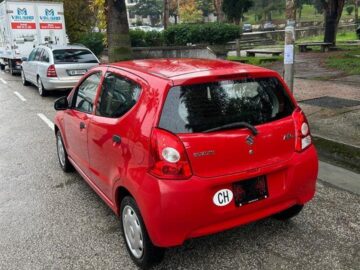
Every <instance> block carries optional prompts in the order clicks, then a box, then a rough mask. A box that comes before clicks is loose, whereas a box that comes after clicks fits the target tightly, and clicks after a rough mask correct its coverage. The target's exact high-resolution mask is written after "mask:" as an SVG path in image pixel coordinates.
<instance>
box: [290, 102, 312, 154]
mask: <svg viewBox="0 0 360 270" xmlns="http://www.w3.org/2000/svg"><path fill="white" fill-rule="evenodd" d="M293 118H294V122H295V151H297V152H302V151H304V150H305V149H306V148H308V147H309V146H310V145H311V144H312V138H311V134H310V128H309V123H308V121H307V119H306V116H305V114H304V112H303V111H302V110H301V109H300V108H299V107H298V108H296V109H295V111H294V113H293Z"/></svg>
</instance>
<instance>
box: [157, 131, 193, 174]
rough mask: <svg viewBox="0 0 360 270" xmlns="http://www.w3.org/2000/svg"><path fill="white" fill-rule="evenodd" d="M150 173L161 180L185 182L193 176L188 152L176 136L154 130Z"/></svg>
mask: <svg viewBox="0 0 360 270" xmlns="http://www.w3.org/2000/svg"><path fill="white" fill-rule="evenodd" d="M151 156H152V159H153V160H152V166H151V167H150V173H151V174H152V175H154V176H156V177H158V178H161V179H173V180H183V179H188V178H189V177H191V175H192V171H191V167H190V163H189V159H188V157H187V155H186V150H185V147H184V145H183V143H182V142H181V140H180V139H179V137H177V136H176V135H175V134H172V133H170V132H168V131H165V130H162V129H157V128H154V130H153V132H152V135H151Z"/></svg>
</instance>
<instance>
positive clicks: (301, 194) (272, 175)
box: [136, 146, 318, 247]
mask: <svg viewBox="0 0 360 270" xmlns="http://www.w3.org/2000/svg"><path fill="white" fill-rule="evenodd" d="M317 173H318V159H317V154H316V150H315V148H314V147H313V146H312V147H310V148H309V149H307V150H306V151H305V152H303V153H301V154H298V153H295V154H294V156H293V157H292V159H291V160H289V161H287V162H286V163H283V164H278V165H276V166H271V167H266V168H261V169H259V170H257V171H255V172H246V173H243V174H241V175H230V176H225V177H221V178H208V179H204V178H199V177H196V176H193V177H192V178H191V179H189V180H184V181H173V180H158V179H156V178H153V177H152V176H150V175H148V178H149V179H146V180H145V182H147V181H157V185H158V191H157V192H159V193H158V194H154V193H152V194H149V193H148V192H146V191H144V192H143V193H140V194H139V195H140V196H141V198H136V199H137V201H138V204H139V207H140V209H141V212H142V215H143V218H144V222H145V224H146V227H147V230H148V232H149V235H150V238H151V239H152V241H153V243H154V244H155V245H157V246H161V247H171V246H177V245H181V244H183V242H184V241H185V240H187V239H190V238H194V237H199V236H204V235H208V234H212V233H216V232H219V231H223V230H226V229H230V228H233V227H236V226H240V225H243V224H246V223H249V222H253V221H256V220H259V219H262V218H265V217H268V216H271V215H273V214H275V213H278V212H280V211H282V210H285V209H287V208H289V207H291V206H293V205H296V204H301V205H302V204H305V203H306V202H308V201H309V200H311V199H312V198H313V196H314V194H315V185H316V179H317ZM259 175H267V181H268V191H269V197H268V198H267V199H264V200H261V201H257V202H254V203H251V204H248V205H245V206H242V207H237V206H235V203H234V201H232V202H231V203H230V204H228V205H226V206H224V207H219V206H215V204H214V203H213V201H212V199H213V196H214V194H215V193H216V192H217V191H219V190H221V189H224V188H227V189H231V190H232V183H234V182H238V181H241V180H242V179H249V178H252V177H255V176H259ZM142 189H143V188H141V189H140V190H142ZM157 192H156V193H157Z"/></svg>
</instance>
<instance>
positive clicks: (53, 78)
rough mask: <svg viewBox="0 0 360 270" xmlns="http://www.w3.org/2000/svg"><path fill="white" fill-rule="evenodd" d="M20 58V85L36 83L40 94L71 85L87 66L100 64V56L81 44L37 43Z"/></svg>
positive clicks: (64, 88) (88, 67) (74, 83)
mask: <svg viewBox="0 0 360 270" xmlns="http://www.w3.org/2000/svg"><path fill="white" fill-rule="evenodd" d="M22 60H23V62H22V70H21V78H22V83H23V85H28V84H29V83H32V84H34V85H36V86H37V87H38V91H39V94H40V96H44V95H46V93H47V92H48V91H53V90H66V89H71V88H73V87H74V86H75V85H76V84H77V83H78V81H79V79H80V78H81V77H82V76H83V75H84V74H85V73H86V72H87V71H88V70H89V69H91V68H92V67H94V66H97V65H98V64H99V59H98V58H97V57H96V56H95V55H94V54H93V53H92V52H91V51H90V50H89V49H88V48H86V47H84V46H80V45H62V46H58V45H40V46H38V47H36V48H34V49H33V50H32V52H31V53H30V56H29V58H23V59H22Z"/></svg>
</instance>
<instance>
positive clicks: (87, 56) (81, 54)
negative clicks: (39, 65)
mask: <svg viewBox="0 0 360 270" xmlns="http://www.w3.org/2000/svg"><path fill="white" fill-rule="evenodd" d="M53 55H54V63H55V64H69V63H98V60H97V59H96V57H95V56H94V55H93V54H92V53H91V52H90V51H88V50H84V49H63V50H54V51H53Z"/></svg>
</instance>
